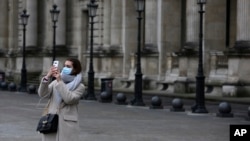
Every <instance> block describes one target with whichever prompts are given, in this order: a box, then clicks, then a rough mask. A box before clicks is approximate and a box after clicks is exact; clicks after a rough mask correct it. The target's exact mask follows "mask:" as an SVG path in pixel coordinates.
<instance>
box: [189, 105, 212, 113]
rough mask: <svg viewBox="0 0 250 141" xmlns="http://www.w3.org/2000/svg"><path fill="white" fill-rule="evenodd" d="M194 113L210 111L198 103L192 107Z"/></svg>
mask: <svg viewBox="0 0 250 141" xmlns="http://www.w3.org/2000/svg"><path fill="white" fill-rule="evenodd" d="M191 109H192V112H193V113H208V111H207V109H206V108H205V107H203V106H198V105H197V104H195V105H193V106H192V107H191Z"/></svg>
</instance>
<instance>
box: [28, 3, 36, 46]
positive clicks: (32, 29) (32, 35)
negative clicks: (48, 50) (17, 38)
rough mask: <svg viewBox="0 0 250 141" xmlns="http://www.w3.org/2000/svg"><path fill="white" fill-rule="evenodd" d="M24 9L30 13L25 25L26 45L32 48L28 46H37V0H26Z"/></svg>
mask: <svg viewBox="0 0 250 141" xmlns="http://www.w3.org/2000/svg"><path fill="white" fill-rule="evenodd" d="M26 9H27V13H28V14H29V15H30V16H29V19H28V24H27V26H26V47H27V49H32V48H30V47H37V17H38V15H37V0H27V2H26ZM33 49H34V48H33Z"/></svg>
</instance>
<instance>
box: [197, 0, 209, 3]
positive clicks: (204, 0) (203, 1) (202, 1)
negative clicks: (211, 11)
mask: <svg viewBox="0 0 250 141" xmlns="http://www.w3.org/2000/svg"><path fill="white" fill-rule="evenodd" d="M206 1H207V0H197V4H206Z"/></svg>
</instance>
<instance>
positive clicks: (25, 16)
mask: <svg viewBox="0 0 250 141" xmlns="http://www.w3.org/2000/svg"><path fill="white" fill-rule="evenodd" d="M29 16H30V15H28V14H27V10H26V9H24V10H23V14H22V15H21V20H22V25H24V26H26V25H27V24H28V18H29Z"/></svg>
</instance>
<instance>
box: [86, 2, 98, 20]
mask: <svg viewBox="0 0 250 141" xmlns="http://www.w3.org/2000/svg"><path fill="white" fill-rule="evenodd" d="M97 8H98V5H97V4H94V3H93V1H92V2H91V3H89V4H88V12H89V16H90V17H95V16H96V11H97Z"/></svg>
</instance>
